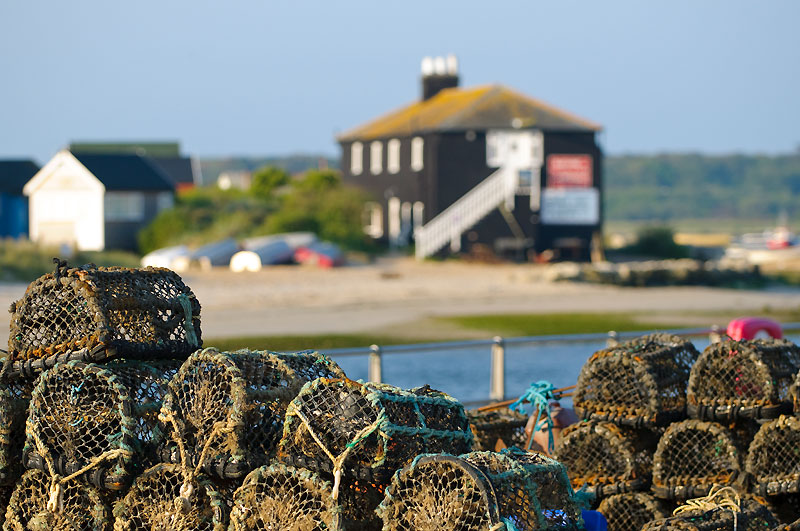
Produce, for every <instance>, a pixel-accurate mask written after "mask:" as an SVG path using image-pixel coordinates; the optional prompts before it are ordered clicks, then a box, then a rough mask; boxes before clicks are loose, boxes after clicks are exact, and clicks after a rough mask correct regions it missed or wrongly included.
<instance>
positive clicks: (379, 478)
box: [279, 378, 472, 485]
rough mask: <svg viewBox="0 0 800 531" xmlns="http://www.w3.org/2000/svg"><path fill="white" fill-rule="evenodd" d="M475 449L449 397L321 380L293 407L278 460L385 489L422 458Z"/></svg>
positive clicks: (464, 418) (429, 391) (466, 423)
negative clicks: (392, 480) (401, 472)
mask: <svg viewBox="0 0 800 531" xmlns="http://www.w3.org/2000/svg"><path fill="white" fill-rule="evenodd" d="M471 447H472V432H471V431H470V429H469V420H468V419H467V415H466V413H465V412H464V406H462V405H461V403H460V402H458V401H457V400H455V399H454V398H451V397H450V396H448V395H446V394H444V393H440V392H438V391H434V390H432V389H430V388H429V387H427V386H426V387H423V388H419V389H413V390H411V391H403V390H402V389H398V388H396V387H392V386H390V385H385V384H376V383H366V384H364V383H360V382H354V381H352V380H348V379H337V380H330V379H325V378H320V379H317V380H314V381H313V382H310V383H308V384H306V385H305V386H304V387H303V389H302V391H300V394H299V395H298V396H297V398H295V399H294V400H293V401H292V402H291V404H289V408H288V410H287V411H286V423H285V424H284V427H283V438H282V439H281V442H280V450H279V456H280V458H281V459H282V460H283V461H284V462H287V463H290V464H293V465H294V466H297V467H300V468H309V469H311V470H314V471H317V472H326V473H329V474H336V473H337V472H340V473H343V475H344V476H345V477H349V478H352V479H362V480H370V481H372V482H374V483H376V484H383V485H385V484H387V483H388V482H389V480H390V479H391V476H392V474H393V473H394V471H396V470H397V469H399V468H402V467H403V466H405V465H406V464H407V463H409V462H410V461H411V460H412V459H413V458H414V457H416V456H417V455H419V454H422V453H438V452H446V453H451V454H461V453H464V452H467V451H469V450H470V449H471ZM334 460H335V461H336V463H334Z"/></svg>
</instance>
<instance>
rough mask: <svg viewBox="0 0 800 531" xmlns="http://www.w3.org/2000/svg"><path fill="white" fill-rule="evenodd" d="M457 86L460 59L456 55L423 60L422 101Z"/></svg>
mask: <svg viewBox="0 0 800 531" xmlns="http://www.w3.org/2000/svg"><path fill="white" fill-rule="evenodd" d="M457 86H458V59H457V58H456V56H455V55H452V54H451V55H448V56H447V57H425V58H423V59H422V101H425V100H429V99H431V98H432V97H434V96H436V94H438V93H439V91H441V90H443V89H446V88H454V87H457Z"/></svg>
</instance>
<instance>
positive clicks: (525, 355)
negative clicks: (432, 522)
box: [333, 335, 800, 404]
mask: <svg viewBox="0 0 800 531" xmlns="http://www.w3.org/2000/svg"><path fill="white" fill-rule="evenodd" d="M788 339H790V340H792V341H794V342H795V343H797V342H800V335H793V336H788ZM692 341H693V343H694V345H695V347H696V348H697V349H698V350H699V351H701V352H702V350H703V349H704V348H706V347H707V346H708V338H705V337H697V338H693V340H692ZM602 348H605V341H592V342H575V343H569V344H566V343H559V344H545V345H533V346H510V347H507V348H506V356H505V358H506V396H507V397H509V398H510V397H515V396H519V395H521V394H522V393H523V392H524V391H525V390H526V389H527V388H528V386H529V385H530V384H531V382H536V381H539V380H547V381H549V382H551V383H552V384H553V385H555V386H556V387H565V386H568V385H573V384H574V383H575V382H576V381H577V379H578V374H579V373H580V370H581V367H582V366H583V364H584V362H586V360H587V359H588V358H589V356H591V355H592V354H593V353H594V352H595V351H597V350H600V349H602ZM333 358H334V359H335V360H336V362H337V363H339V365H341V367H342V368H343V369H344V370H345V372H346V373H347V375H348V377H350V378H352V379H354V380H359V379H363V380H366V379H367V356H339V357H337V356H333ZM490 363H491V354H490V349H489V347H487V346H482V347H470V348H465V349H459V350H450V351H448V350H440V351H432V352H418V353H413V354H384V356H383V379H384V381H385V382H386V383H389V384H392V385H396V386H398V387H401V388H404V389H409V388H411V387H417V386H421V385H425V384H428V385H430V386H431V387H433V388H434V389H439V390H441V391H444V392H446V393H448V394H450V395H452V396H454V397H455V398H457V399H459V400H461V401H463V402H476V401H481V400H486V399H487V397H488V396H489V368H490ZM564 403H565V404H569V403H570V400H569V399H564Z"/></svg>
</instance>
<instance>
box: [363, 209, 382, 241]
mask: <svg viewBox="0 0 800 531" xmlns="http://www.w3.org/2000/svg"><path fill="white" fill-rule="evenodd" d="M364 232H365V233H367V234H368V235H369V236H370V237H372V238H376V239H377V238H380V237H382V236H383V207H382V206H381V205H380V204H379V203H376V202H375V201H368V202H367V203H365V204H364Z"/></svg>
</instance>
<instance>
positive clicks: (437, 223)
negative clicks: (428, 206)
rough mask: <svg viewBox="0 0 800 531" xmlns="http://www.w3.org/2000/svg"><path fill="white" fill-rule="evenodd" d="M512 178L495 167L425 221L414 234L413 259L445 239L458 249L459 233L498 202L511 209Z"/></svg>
mask: <svg viewBox="0 0 800 531" xmlns="http://www.w3.org/2000/svg"><path fill="white" fill-rule="evenodd" d="M514 177H515V174H514V172H513V171H512V170H510V169H507V168H500V169H498V170H497V171H495V172H494V173H492V174H491V175H489V176H488V177H487V178H486V179H484V180H483V181H482V182H481V183H480V184H479V185H478V186H476V187H475V188H473V189H472V190H470V191H469V192H467V193H466V194H464V195H463V196H462V197H460V198H459V199H458V200H457V201H456V202H455V203H453V204H452V205H450V206H449V207H447V208H446V209H444V210H443V211H442V212H440V213H439V214H438V215H437V216H436V217H434V218H433V219H432V220H430V221H429V222H428V223H426V224H425V225H423V226H422V227H419V228H418V229H417V230H416V232H415V234H414V239H415V245H416V256H417V259H420V260H421V259H423V258H425V257H427V256H431V255H432V254H433V253H435V252H437V251H438V250H439V249H441V248H442V247H444V246H445V245H447V243H448V242H449V243H450V247H451V249H453V251H458V250H460V248H461V235H462V234H463V233H464V232H465V231H467V230H469V229H470V228H471V227H473V226H474V225H475V224H476V223H477V222H479V221H480V220H481V219H483V218H484V217H486V216H487V215H488V214H489V213H490V212H491V211H492V210H494V209H495V208H497V207H498V206H500V204H501V203H503V202H505V203H506V206H507V208H508V209H509V210H513V209H514V194H515V192H516V187H517V182H516V180H515V179H514Z"/></svg>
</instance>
